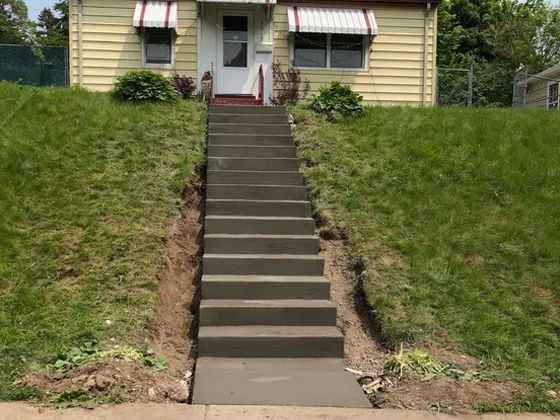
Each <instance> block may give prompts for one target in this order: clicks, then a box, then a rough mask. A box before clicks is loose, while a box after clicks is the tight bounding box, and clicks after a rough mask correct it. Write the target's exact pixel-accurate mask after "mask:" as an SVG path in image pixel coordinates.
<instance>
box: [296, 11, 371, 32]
mask: <svg viewBox="0 0 560 420" xmlns="http://www.w3.org/2000/svg"><path fill="white" fill-rule="evenodd" d="M288 25H289V30H290V32H315V33H327V34H359V35H377V33H378V30H377V23H376V22H375V16H374V14H373V10H370V9H333V8H318V7H298V6H293V7H288Z"/></svg>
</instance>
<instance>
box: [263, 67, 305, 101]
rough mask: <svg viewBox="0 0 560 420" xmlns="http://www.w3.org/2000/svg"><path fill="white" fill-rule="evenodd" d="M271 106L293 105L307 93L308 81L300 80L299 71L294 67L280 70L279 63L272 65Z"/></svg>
mask: <svg viewBox="0 0 560 420" xmlns="http://www.w3.org/2000/svg"><path fill="white" fill-rule="evenodd" d="M272 79H273V87H274V89H273V94H272V95H271V96H270V102H271V103H272V104H273V105H295V104H297V103H298V102H299V101H300V100H301V99H304V98H305V97H306V96H307V94H308V93H309V87H310V85H309V80H307V79H306V80H302V78H301V71H300V70H299V69H298V68H296V67H292V66H290V67H288V68H287V69H286V70H283V69H282V65H281V64H280V62H278V61H277V62H276V63H274V64H273V65H272Z"/></svg>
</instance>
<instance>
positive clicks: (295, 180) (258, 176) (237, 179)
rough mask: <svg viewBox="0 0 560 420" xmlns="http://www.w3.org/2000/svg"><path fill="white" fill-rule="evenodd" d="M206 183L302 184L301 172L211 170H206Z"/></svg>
mask: <svg viewBox="0 0 560 420" xmlns="http://www.w3.org/2000/svg"><path fill="white" fill-rule="evenodd" d="M206 177H207V183H208V184H237V185H248V184H250V185H303V175H302V174H301V172H295V171H294V172H264V171H262V172H259V171H253V172H244V171H212V170H209V171H207V172H206Z"/></svg>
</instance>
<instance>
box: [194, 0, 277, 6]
mask: <svg viewBox="0 0 560 420" xmlns="http://www.w3.org/2000/svg"><path fill="white" fill-rule="evenodd" d="M198 1H199V2H200V3H236V4H271V5H272V4H276V0H198Z"/></svg>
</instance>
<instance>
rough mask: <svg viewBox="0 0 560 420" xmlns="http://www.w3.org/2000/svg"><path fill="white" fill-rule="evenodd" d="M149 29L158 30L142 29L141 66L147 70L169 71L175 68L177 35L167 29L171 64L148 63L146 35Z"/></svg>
mask: <svg viewBox="0 0 560 420" xmlns="http://www.w3.org/2000/svg"><path fill="white" fill-rule="evenodd" d="M150 29H156V30H157V29H158V28H142V33H141V36H142V66H143V67H145V68H149V69H163V70H169V69H173V68H174V67H175V41H176V39H177V34H176V33H175V31H174V30H173V29H169V32H170V36H171V62H170V63H148V61H147V57H146V48H147V42H146V38H147V33H148V31H149V30H150Z"/></svg>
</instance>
